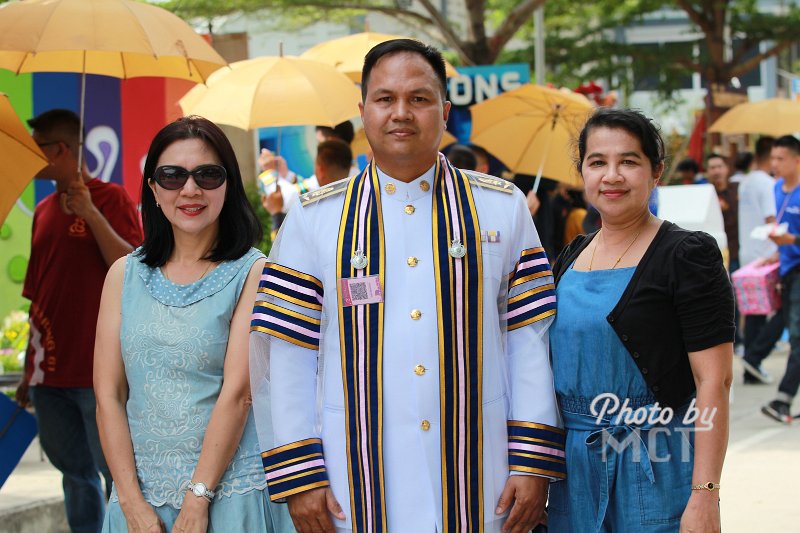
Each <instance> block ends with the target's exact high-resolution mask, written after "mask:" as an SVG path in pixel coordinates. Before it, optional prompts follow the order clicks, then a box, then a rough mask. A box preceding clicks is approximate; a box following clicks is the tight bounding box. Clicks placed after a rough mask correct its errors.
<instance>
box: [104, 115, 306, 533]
mask: <svg viewBox="0 0 800 533" xmlns="http://www.w3.org/2000/svg"><path fill="white" fill-rule="evenodd" d="M144 176H145V177H146V179H145V180H144V182H143V186H142V220H143V223H144V228H145V240H144V244H143V245H142V247H141V248H139V249H138V250H136V251H134V252H133V253H132V254H130V255H129V256H127V257H125V258H122V259H120V260H119V261H117V262H116V263H115V264H114V265H113V266H112V267H111V270H110V271H109V274H108V277H107V278H106V283H105V287H104V289H103V296H102V300H101V306H100V318H99V321H98V326H97V341H96V349H95V362H94V386H95V392H96V395H97V417H98V425H99V428H100V437H101V441H102V444H103V452H104V454H105V456H106V459H107V461H108V464H109V467H110V469H111V474H112V476H113V478H114V488H113V491H112V495H111V500H110V502H109V506H108V510H107V512H106V518H105V523H104V526H103V531H109V532H117V531H144V532H163V531H166V532H169V531H176V532H180V533H183V532H187V533H188V532H193V533H194V532H205V531H214V532H229V531H253V532H269V533H272V532H279V533H281V532H284V531H293V530H294V529H293V527H292V526H291V521H290V519H289V516H288V513H286V511H285V509H282V508H280V507H279V506H273V505H272V504H271V503H270V502H269V497H268V494H267V491H266V485H267V483H266V478H265V476H264V473H263V467H262V465H261V459H260V456H259V448H258V438H257V435H256V431H255V426H254V423H253V416H252V409H251V400H250V383H249V372H248V333H249V321H250V313H251V310H252V307H253V299H254V295H255V293H256V288H257V285H258V279H259V276H260V273H261V270H262V269H263V266H264V261H265V260H264V256H263V254H262V253H261V252H259V251H258V250H256V249H254V248H252V245H253V244H254V243H255V242H257V241H258V239H259V238H260V234H261V228H260V225H259V223H258V220H257V219H256V217H255V214H254V213H253V211H252V209H251V208H250V205H249V204H248V202H247V199H246V197H245V194H244V189H243V186H242V181H241V176H240V173H239V167H238V164H237V162H236V158H235V155H234V153H233V149H232V147H231V145H230V143H229V142H228V140H227V138H226V137H225V135H224V133H223V132H222V131H221V130H220V129H219V128H218V127H217V126H215V125H214V124H213V123H211V122H209V121H208V120H206V119H203V118H200V117H188V118H182V119H179V120H178V121H176V122H174V123H172V124H169V125H167V126H166V127H165V128H163V129H162V130H161V131H160V132H159V133H158V134H157V135H156V137H155V138H154V139H153V142H152V144H151V146H150V151H149V153H148V155H147V160H146V162H145V167H144Z"/></svg>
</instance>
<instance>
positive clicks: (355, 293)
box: [339, 274, 383, 307]
mask: <svg viewBox="0 0 800 533" xmlns="http://www.w3.org/2000/svg"><path fill="white" fill-rule="evenodd" d="M339 290H341V291H342V307H350V306H353V305H363V304H377V303H381V302H382V301H383V291H382V290H381V280H380V278H379V276H378V275H377V274H374V275H372V276H364V277H363V278H341V279H339Z"/></svg>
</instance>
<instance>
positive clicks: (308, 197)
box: [300, 179, 350, 207]
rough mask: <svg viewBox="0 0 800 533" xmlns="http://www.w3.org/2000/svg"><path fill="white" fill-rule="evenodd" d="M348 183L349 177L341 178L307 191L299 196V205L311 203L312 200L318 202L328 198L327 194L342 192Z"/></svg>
mask: <svg viewBox="0 0 800 533" xmlns="http://www.w3.org/2000/svg"><path fill="white" fill-rule="evenodd" d="M349 183H350V179H343V180H339V181H336V182H333V183H331V184H330V185H326V186H324V187H321V188H319V189H317V190H316V191H311V192H307V193H305V194H303V195H301V196H300V205H302V206H303V207H305V206H307V205H308V204H313V203H314V202H318V201H320V200H322V199H323V198H328V197H329V196H333V195H335V194H339V193H342V192H344V191H346V190H347V186H348V185H349Z"/></svg>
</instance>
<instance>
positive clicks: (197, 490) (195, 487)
mask: <svg viewBox="0 0 800 533" xmlns="http://www.w3.org/2000/svg"><path fill="white" fill-rule="evenodd" d="M186 490H187V491H191V492H192V494H194V495H195V496H197V497H198V498H205V499H206V500H208V501H211V500H213V499H214V491H213V490H208V487H206V484H205V483H203V482H202V481H198V482H197V483H193V482H192V481H189V482H188V483H187V484H186Z"/></svg>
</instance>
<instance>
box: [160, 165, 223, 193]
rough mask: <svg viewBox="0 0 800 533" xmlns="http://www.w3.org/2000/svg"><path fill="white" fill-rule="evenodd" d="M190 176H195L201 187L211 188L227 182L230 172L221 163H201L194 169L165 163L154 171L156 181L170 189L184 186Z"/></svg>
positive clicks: (173, 189) (175, 189) (174, 189)
mask: <svg viewBox="0 0 800 533" xmlns="http://www.w3.org/2000/svg"><path fill="white" fill-rule="evenodd" d="M189 176H191V177H193V178H194V182H195V183H196V184H197V186H198V187H200V188H201V189H206V190H211V189H216V188H218V187H220V186H221V185H222V184H223V183H225V179H226V178H227V177H228V173H227V171H226V170H225V167H223V166H221V165H200V166H199V167H197V168H195V169H194V170H186V169H185V168H183V167H179V166H176V165H164V166H163V167H158V168H157V169H156V171H155V172H154V173H153V179H154V180H155V182H156V183H158V184H159V185H161V187H162V188H164V189H166V190H168V191H177V190H178V189H180V188H182V187H183V186H184V185H186V182H187V181H188V179H189Z"/></svg>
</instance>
